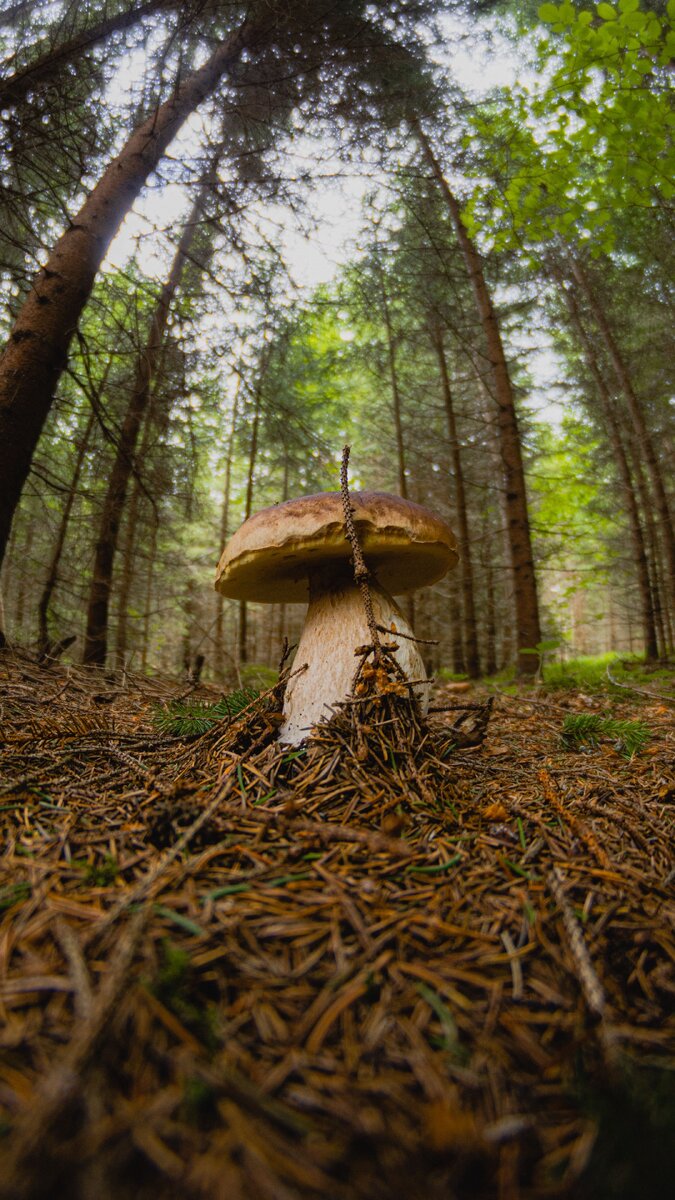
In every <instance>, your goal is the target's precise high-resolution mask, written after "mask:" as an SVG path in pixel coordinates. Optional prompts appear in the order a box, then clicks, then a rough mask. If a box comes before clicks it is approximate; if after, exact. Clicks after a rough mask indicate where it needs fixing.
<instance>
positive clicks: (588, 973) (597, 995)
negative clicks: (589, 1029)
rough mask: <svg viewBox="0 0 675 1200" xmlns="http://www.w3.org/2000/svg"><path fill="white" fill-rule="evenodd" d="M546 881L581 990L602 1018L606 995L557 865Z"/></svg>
mask: <svg viewBox="0 0 675 1200" xmlns="http://www.w3.org/2000/svg"><path fill="white" fill-rule="evenodd" d="M546 882H547V884H548V886H549V890H550V892H551V894H552V896H553V899H554V900H555V902H556V904H557V905H558V908H559V909H560V911H561V913H562V919H563V924H564V926H565V932H566V933H567V937H568V939H569V947H570V951H571V953H572V958H573V959H574V964H575V966H576V968H577V972H578V976H579V982H580V983H581V990H582V992H583V993H584V996H585V998H586V1003H587V1005H588V1007H589V1008H590V1010H591V1012H592V1013H594V1014H595V1016H596V1017H599V1018H601V1017H602V1016H603V1015H604V1012H605V1006H606V1003H607V1001H606V997H605V993H604V990H603V987H602V984H601V983H600V980H599V979H598V976H597V972H596V970H595V967H594V966H593V963H592V961H591V956H590V954H589V953H588V948H587V946H586V943H585V941H584V935H583V933H582V931H581V926H580V925H579V922H578V921H577V919H576V917H575V915H574V913H573V911H572V907H571V905H570V903H569V901H568V899H567V896H566V895H565V891H564V889H563V881H562V879H561V877H560V874H559V873H558V870H557V868H556V867H551V870H550V871H549V872H547V875H546Z"/></svg>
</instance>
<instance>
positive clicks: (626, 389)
mask: <svg viewBox="0 0 675 1200" xmlns="http://www.w3.org/2000/svg"><path fill="white" fill-rule="evenodd" d="M570 265H571V270H572V274H573V276H574V278H575V280H576V282H577V283H578V285H579V287H580V289H581V292H582V294H583V295H584V297H585V299H586V301H587V302H588V306H589V308H590V310H591V312H592V314H593V317H594V319H595V321H596V324H597V326H598V329H599V330H600V333H601V335H602V339H603V342H604V344H605V349H606V351H607V355H608V357H609V359H610V362H611V364H612V367H613V369H614V374H615V375H616V378H617V382H618V384H619V387H620V388H621V391H622V393H623V395H624V397H625V400H626V404H627V405H628V411H629V413H630V416H631V421H632V422H633V426H634V428H635V435H636V437H637V440H638V443H639V446H640V451H641V453H642V455H643V457H644V460H645V463H646V466H647V471H648V474H649V480H650V483H651V486H652V491H653V493H654V502H655V506H656V511H657V513H658V518H659V526H660V530H661V536H662V538H663V544H664V546H665V549H666V556H667V560H668V573H669V576H670V586H669V589H668V592H669V605H671V606H673V605H675V526H674V525H673V519H672V515H671V512H670V506H669V503H668V497H667V495H666V489H665V484H664V481H663V472H662V470H661V464H660V463H659V460H658V457H657V454H656V450H655V448H654V442H653V440H652V437H651V435H650V433H649V430H648V429H647V423H646V421H645V417H644V413H643V411H642V405H641V403H640V401H639V399H638V396H637V393H636V391H635V388H634V387H633V381H632V378H631V375H630V372H629V370H628V367H627V366H626V363H625V362H624V359H623V355H622V354H621V351H620V350H619V345H618V343H617V340H616V338H615V336H614V333H613V332H612V329H611V328H610V324H609V321H608V319H607V316H606V313H605V310H604V308H603V306H602V304H601V303H600V301H599V299H598V296H597V293H596V291H595V289H594V287H593V285H592V283H591V281H590V279H589V277H588V274H587V272H586V271H585V270H584V268H583V266H582V264H581V263H580V262H579V260H578V259H575V258H573V259H572V260H571V264H570Z"/></svg>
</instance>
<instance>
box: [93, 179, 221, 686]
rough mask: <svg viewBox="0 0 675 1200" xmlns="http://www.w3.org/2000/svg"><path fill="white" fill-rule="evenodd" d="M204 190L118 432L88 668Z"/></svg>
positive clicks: (102, 624) (104, 622) (100, 653)
mask: <svg viewBox="0 0 675 1200" xmlns="http://www.w3.org/2000/svg"><path fill="white" fill-rule="evenodd" d="M206 193H207V187H206V186H205V187H203V188H202V189H201V190H200V193H199V195H198V196H197V199H196V200H195V203H194V204H193V206H192V209H191V211H190V215H189V218H188V221H187V223H186V225H185V228H184V229H183V234H182V236H181V239H180V242H179V244H178V248H177V250H176V254H175V256H174V260H173V263H172V264H171V270H170V272H169V277H168V279H167V281H166V283H165V284H164V286H163V288H162V290H161V293H160V296H159V300H158V302H157V307H156V308H155V311H154V313H153V315H152V320H151V322H150V334H149V337H148V341H147V343H146V345H145V347H144V349H143V350H142V352H141V354H140V355H139V359H138V364H137V368H136V377H135V380H134V385H133V390H132V393H131V398H130V400H129V406H128V408H127V411H126V415H125V418H124V421H123V423H122V428H121V430H120V436H119V443H118V446H117V455H116V457H115V462H114V463H113V467H112V471H111V474H110V479H109V482H108V488H107V491H106V496H105V500H104V502H103V513H102V516H101V524H100V527H99V531H98V539H97V542H96V551H95V555H94V570H93V578H92V582H91V590H90V593H89V607H88V611H87V629H86V634H85V643H84V658H83V661H84V662H85V663H86V664H88V665H90V666H99V667H102V666H104V665H105V659H106V652H107V645H108V611H109V607H110V593H111V589H112V577H113V565H114V560H115V552H116V550H117V538H118V533H119V526H120V521H121V518H122V512H123V509H124V503H125V500H126V495H127V487H128V483H129V477H130V475H131V473H132V471H133V469H134V457H135V451H136V442H137V440H138V434H139V431H140V428H141V423H142V421H143V418H144V416H145V413H146V411H147V408H148V404H149V403H150V397H151V388H152V383H153V377H154V375H155V373H156V370H157V366H158V363H159V359H160V355H161V352H162V343H163V341H164V335H165V332H166V325H167V320H168V316H169V310H170V307H171V304H172V303H173V300H174V298H175V295H176V292H177V291H178V288H179V286H180V281H181V277H182V274H183V269H184V267H185V263H186V261H187V256H188V254H189V253H190V249H191V247H192V243H193V241H194V238H195V235H196V232H197V227H198V221H199V217H200V215H201V213H202V211H203V207H204V202H205V199H206Z"/></svg>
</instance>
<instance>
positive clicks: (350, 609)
mask: <svg viewBox="0 0 675 1200" xmlns="http://www.w3.org/2000/svg"><path fill="white" fill-rule="evenodd" d="M350 498H351V502H352V508H353V514H354V524H355V526H356V531H357V534H358V538H359V542H360V545H361V549H362V551H363V555H364V558H365V561H366V564H367V566H368V569H369V571H370V574H371V578H370V591H371V596H372V602H373V611H374V614H375V621H376V622H377V624H378V625H380V626H383V627H384V628H385V629H391V628H392V626H393V628H394V629H395V630H396V631H397V632H400V633H401V634H405V635H407V636H406V637H401V638H399V639H397V640H398V649H397V650H396V651H395V657H396V659H397V661H398V663H399V665H400V667H401V669H402V671H403V673H404V675H405V677H406V679H408V680H411V681H413V680H414V681H417V680H426V671H425V669H424V664H423V662H422V657H421V655H420V652H419V650H418V648H417V645H416V643H415V640H414V636H413V633H412V630H411V628H410V626H409V624H408V622H407V621H406V619H405V617H404V616H403V614H402V612H401V610H400V608H399V607H398V605H397V604H396V602H395V600H394V599H393V595H399V594H401V593H402V592H411V591H415V590H417V588H421V587H426V586H427V585H429V584H431V583H435V582H436V581H437V580H438V579H441V578H442V577H443V575H445V573H446V571H448V570H449V568H450V567H451V566H454V564H455V563H456V562H457V557H458V556H457V547H456V542H455V538H454V536H453V533H452V530H451V529H450V528H449V526H448V525H446V523H445V521H442V520H441V519H440V518H439V517H437V516H435V515H434V514H433V513H431V512H429V510H428V509H426V508H423V507H422V506H421V505H420V504H412V503H411V502H410V501H409V500H402V499H401V497H400V496H390V495H388V494H387V493H385V492H352V493H351V495H350ZM351 553H352V550H351V546H350V543H349V542H348V541H347V538H346V536H345V525H344V512H343V507H342V497H341V495H340V493H339V492H321V493H319V494H318V495H314V496H304V497H302V498H300V499H298V500H287V501H285V502H284V503H283V504H277V505H274V506H273V507H272V508H265V509H262V510H261V511H260V512H257V513H255V514H254V515H253V516H252V517H249V519H248V520H247V521H244V524H243V525H241V526H240V528H239V529H238V530H237V532H236V533H235V534H234V536H233V537H232V538H231V539H230V541H229V542H228V544H227V546H226V547H225V550H224V552H223V556H222V558H221V560H220V563H219V564H218V570H217V572H216V588H217V590H218V591H219V592H222V594H223V595H224V596H229V597H230V598H231V599H233V600H253V601H262V602H268V603H278V604H282V603H293V602H295V603H297V602H300V603H302V602H303V601H309V608H308V610H307V618H306V620H305V626H304V629H303V632H302V637H301V639H300V643H299V645H298V650H297V655H296V658H295V666H296V667H299V666H302V665H304V664H305V663H306V664H307V668H306V670H304V671H301V672H300V673H298V674H295V675H294V676H293V677H292V678H291V680H290V681H289V684H288V687H287V689H286V697H285V701H284V722H283V725H282V726H281V730H280V733H279V739H280V741H282V742H290V743H296V744H297V743H299V742H302V741H304V739H305V738H306V737H307V736H308V735H309V733H310V731H311V729H312V728H313V727H314V726H315V725H317V724H319V723H320V722H321V721H325V720H327V719H328V718H329V717H330V716H331V713H332V711H333V709H334V707H335V705H336V704H338V703H339V702H340V701H342V700H345V699H346V697H347V696H348V695H349V693H350V690H351V686H352V682H353V679H354V673H355V670H356V665H357V664H356V659H355V657H354V651H355V649H356V647H357V646H360V645H363V644H364V643H368V642H369V641H370V640H371V639H370V635H369V631H368V625H367V622H366V616H365V611H364V607H363V600H362V596H361V593H360V591H359V589H358V587H357V586H356V584H355V582H354V574H353V569H352V566H351V563H350V557H351ZM394 636H395V635H394ZM415 690H416V694H417V697H418V700H419V702H420V704H421V706H422V711H423V712H426V709H427V706H428V691H429V688H428V685H427V684H425V683H421V684H420V686H419V688H417V689H415Z"/></svg>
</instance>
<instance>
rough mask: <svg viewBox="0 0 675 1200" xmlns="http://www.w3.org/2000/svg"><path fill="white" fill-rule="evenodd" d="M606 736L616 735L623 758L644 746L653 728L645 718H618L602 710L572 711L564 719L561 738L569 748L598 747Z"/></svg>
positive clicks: (630, 755) (616, 742)
mask: <svg viewBox="0 0 675 1200" xmlns="http://www.w3.org/2000/svg"><path fill="white" fill-rule="evenodd" d="M603 737H607V738H613V739H614V742H615V744H616V748H617V750H618V751H619V753H620V754H623V756H624V758H632V757H633V755H634V754H639V753H640V751H641V750H643V749H644V747H645V746H646V744H647V742H648V741H649V739H650V737H651V731H650V729H649V727H648V726H647V725H645V723H644V721H619V720H617V719H616V718H615V717H602V716H600V714H599V713H574V714H573V713H570V715H569V716H567V717H565V720H564V721H563V727H562V733H561V739H562V743H563V746H564V747H565V749H566V750H584V749H595V747H596V746H598V745H599V744H600V739H601V738H603Z"/></svg>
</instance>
